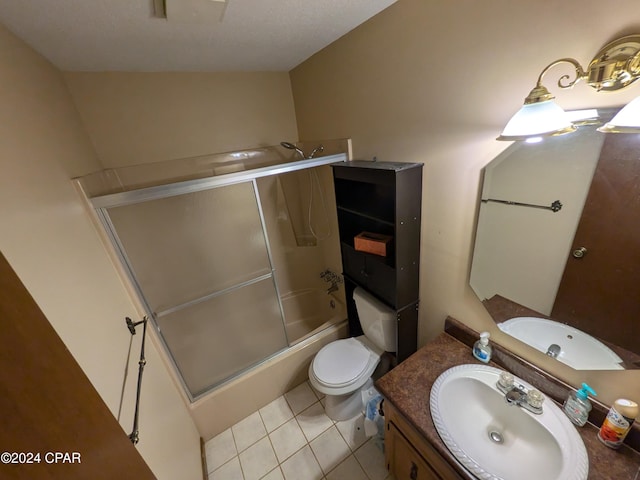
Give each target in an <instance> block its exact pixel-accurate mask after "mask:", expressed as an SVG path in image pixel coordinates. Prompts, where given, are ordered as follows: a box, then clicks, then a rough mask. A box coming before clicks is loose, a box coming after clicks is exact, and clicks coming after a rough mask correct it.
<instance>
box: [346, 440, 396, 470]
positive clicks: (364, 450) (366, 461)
mask: <svg viewBox="0 0 640 480" xmlns="http://www.w3.org/2000/svg"><path fill="white" fill-rule="evenodd" d="M376 441H377V440H376V439H375V438H372V439H370V440H369V441H367V442H366V443H365V444H364V445H363V446H362V447H360V448H359V449H358V450H356V452H355V453H354V455H355V456H356V459H357V460H358V462H359V463H360V465H362V468H363V469H364V471H365V473H366V474H367V476H368V477H369V478H370V479H371V480H384V479H385V478H387V476H388V475H389V472H388V471H387V468H386V466H385V464H384V452H383V451H382V450H381V449H380V448H379V447H378V446H377V445H376Z"/></svg>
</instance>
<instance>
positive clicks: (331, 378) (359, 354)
mask: <svg viewBox="0 0 640 480" xmlns="http://www.w3.org/2000/svg"><path fill="white" fill-rule="evenodd" d="M362 339H363V338H362V337H359V338H358V339H356V338H346V339H343V340H336V341H334V342H331V343H329V344H328V345H325V346H324V347H322V348H321V349H320V351H319V352H318V353H317V354H316V356H315V357H314V359H313V361H312V362H311V365H310V366H309V380H310V382H311V384H312V385H313V387H314V388H315V389H316V390H318V391H320V392H322V393H324V394H326V395H344V394H346V393H350V392H352V391H355V390H357V389H358V388H360V387H361V386H362V385H364V384H365V383H366V381H367V380H368V379H369V377H370V376H371V375H372V374H373V371H374V370H375V368H376V366H377V365H378V362H379V361H380V354H379V353H377V352H374V351H373V350H372V349H370V348H368V347H367V346H366V345H364V344H363V342H362V341H361V340H362ZM365 341H366V340H365ZM367 343H368V342H367Z"/></svg>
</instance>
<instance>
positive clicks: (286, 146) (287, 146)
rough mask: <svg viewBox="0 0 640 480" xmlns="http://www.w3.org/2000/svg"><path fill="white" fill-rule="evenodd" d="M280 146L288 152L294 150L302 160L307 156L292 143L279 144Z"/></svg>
mask: <svg viewBox="0 0 640 480" xmlns="http://www.w3.org/2000/svg"><path fill="white" fill-rule="evenodd" d="M280 145H282V146H283V147H284V148H288V149H289V150H295V151H296V152H298V154H299V155H300V156H301V157H302V158H303V159H304V158H307V156H306V155H305V154H304V152H303V151H302V150H300V149H299V148H298V147H296V146H295V145H294V144H293V143H289V142H280Z"/></svg>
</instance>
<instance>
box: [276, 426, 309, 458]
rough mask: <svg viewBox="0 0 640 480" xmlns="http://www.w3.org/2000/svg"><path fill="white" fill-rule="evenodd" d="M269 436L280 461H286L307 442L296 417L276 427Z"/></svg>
mask: <svg viewBox="0 0 640 480" xmlns="http://www.w3.org/2000/svg"><path fill="white" fill-rule="evenodd" d="M269 438H270V439H271V445H273V449H274V450H275V452H276V457H278V462H280V463H282V462H284V461H285V460H286V459H287V458H289V457H290V456H291V455H293V454H294V453H295V452H297V451H298V450H300V449H301V448H302V447H304V446H305V445H306V443H307V440H306V439H305V438H304V435H303V433H302V430H300V427H299V426H298V422H296V419H295V418H292V419H291V420H289V421H288V422H287V423H285V424H284V425H282V426H280V427H278V428H276V429H275V430H274V431H273V432H271V433H270V434H269Z"/></svg>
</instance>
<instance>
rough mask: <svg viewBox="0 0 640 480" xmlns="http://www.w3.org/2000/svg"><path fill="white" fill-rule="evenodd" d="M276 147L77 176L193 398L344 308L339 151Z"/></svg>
mask: <svg viewBox="0 0 640 480" xmlns="http://www.w3.org/2000/svg"><path fill="white" fill-rule="evenodd" d="M344 143H345V141H333V142H323V148H324V153H326V154H328V155H326V156H324V157H319V158H313V159H302V160H300V159H299V157H298V156H295V157H293V158H288V157H287V156H289V157H291V152H290V151H287V150H284V149H283V148H281V147H279V146H277V147H268V148H263V149H257V150H246V151H241V152H233V153H229V154H220V155H212V156H207V157H200V158H198V159H187V160H177V161H172V162H163V163H161V164H149V165H141V166H135V167H125V168H120V169H117V170H108V171H103V172H98V173H96V174H92V175H89V176H86V177H83V178H82V179H80V184H81V186H82V189H83V190H84V192H85V194H86V195H87V196H88V197H89V199H90V202H91V204H92V205H93V207H94V208H95V210H96V213H97V215H98V218H99V219H100V221H101V222H102V224H103V226H104V228H105V232H106V233H107V236H108V237H109V239H110V240H111V243H112V244H113V246H114V248H115V251H116V252H117V255H118V257H119V259H120V261H121V263H122V266H123V267H124V271H125V272H126V274H127V276H128V280H129V282H130V284H131V285H132V287H133V289H134V290H135V292H136V294H137V296H138V299H139V301H140V303H141V304H142V305H143V306H144V309H145V310H146V314H147V316H148V317H149V318H150V319H151V320H152V322H153V325H154V326H155V328H156V331H157V333H158V335H159V338H160V339H161V341H162V343H163V344H164V346H165V348H166V352H167V353H168V355H169V357H170V358H171V361H172V362H173V365H174V366H175V368H176V371H177V373H178V376H179V378H180V379H181V381H182V384H183V386H184V388H185V391H186V393H187V395H188V397H189V399H190V400H191V401H194V400H195V399H197V398H199V397H201V396H202V395H204V394H206V393H207V392H209V391H210V390H212V389H213V388H215V387H217V386H219V385H221V384H223V383H225V382H227V381H229V380H230V379H233V378H235V377H237V376H238V375H240V374H242V373H243V372H245V371H247V370H248V369H251V368H254V367H256V366H257V365H260V364H261V362H264V361H265V360H267V359H270V358H272V357H274V356H276V355H278V354H280V353H282V352H284V351H286V350H287V349H288V348H289V347H290V346H292V345H294V344H296V343H298V342H303V341H305V340H306V339H308V338H309V337H311V336H312V335H313V334H314V333H315V332H317V331H319V330H321V329H323V328H324V327H327V326H330V325H332V324H335V323H336V322H340V321H342V320H344V319H345V318H346V310H345V307H344V291H343V289H341V288H336V287H337V285H331V286H330V285H327V284H325V283H324V282H323V280H322V278H321V273H323V272H325V271H326V270H327V269H333V271H337V272H339V271H340V270H339V269H340V253H339V244H338V240H337V223H336V214H335V199H334V194H333V187H332V176H331V169H330V167H329V166H328V165H329V164H331V163H334V162H339V161H345V160H346V159H347V156H346V154H345V153H343V152H345V151H346V150H347V149H346V146H345V144H344Z"/></svg>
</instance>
